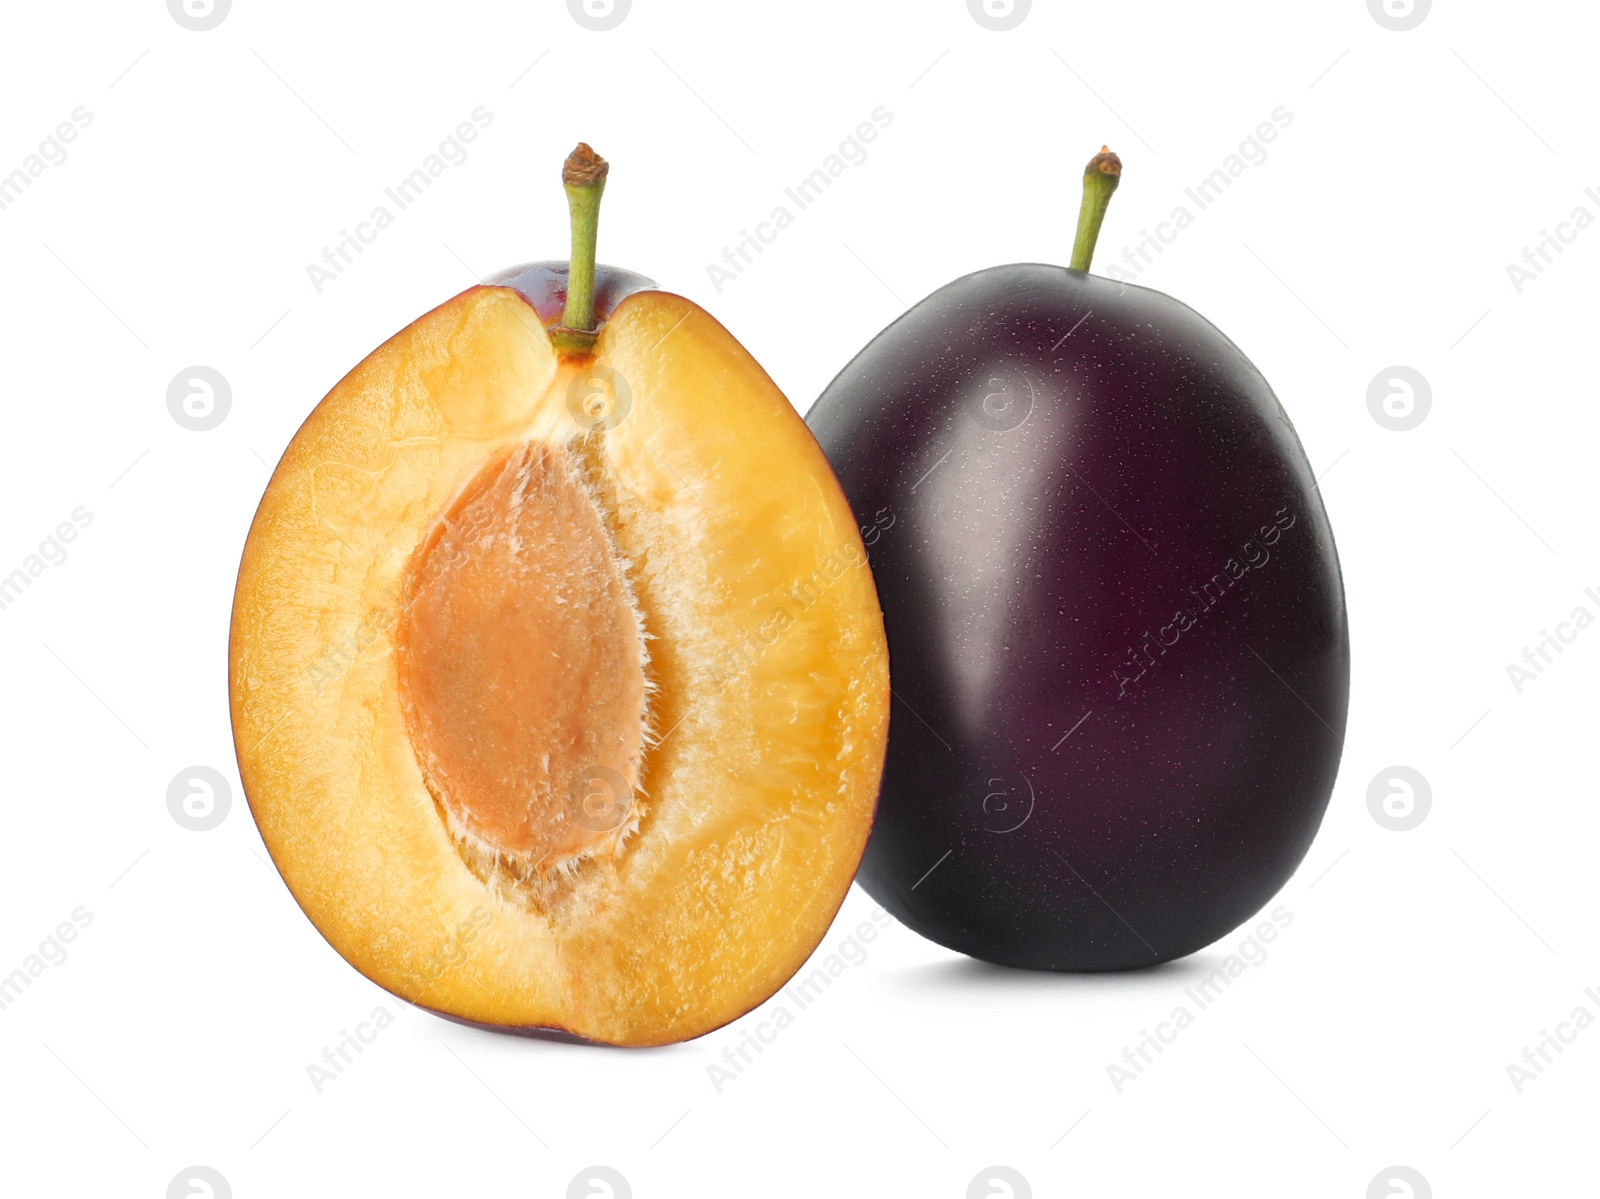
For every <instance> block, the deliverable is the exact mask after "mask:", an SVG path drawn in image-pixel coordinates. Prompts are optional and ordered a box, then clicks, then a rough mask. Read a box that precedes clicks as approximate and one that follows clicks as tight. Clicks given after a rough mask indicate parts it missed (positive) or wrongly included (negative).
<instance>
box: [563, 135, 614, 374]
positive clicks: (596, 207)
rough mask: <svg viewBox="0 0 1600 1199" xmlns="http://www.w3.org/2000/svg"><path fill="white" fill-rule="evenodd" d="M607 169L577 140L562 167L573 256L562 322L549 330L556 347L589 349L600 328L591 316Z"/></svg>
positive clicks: (582, 351)
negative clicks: (601, 203) (596, 246)
mask: <svg viewBox="0 0 1600 1199" xmlns="http://www.w3.org/2000/svg"><path fill="white" fill-rule="evenodd" d="M610 169H611V167H610V164H609V163H608V162H606V160H605V159H603V158H601V157H600V156H599V155H598V154H596V153H595V152H594V151H593V150H592V149H591V148H590V147H589V145H588V143H586V142H579V143H578V148H577V149H575V150H574V151H573V152H572V153H571V154H570V155H568V156H567V161H566V162H565V163H564V164H563V165H562V168H561V182H562V183H563V184H564V185H565V186H566V189H567V208H568V210H569V211H570V212H571V213H572V258H571V261H570V262H569V263H568V264H567V308H566V311H565V312H564V313H563V314H562V316H561V323H560V324H559V325H556V326H554V327H553V328H552V329H551V330H550V339H551V340H552V341H553V342H554V343H555V346H556V349H558V350H561V351H563V352H566V353H575V354H586V353H589V352H590V351H591V350H593V348H594V341H595V337H596V336H597V334H598V332H599V331H598V329H597V328H596V325H595V319H594V270H595V268H594V256H595V243H596V241H597V240H598V236H599V227H600V197H601V196H602V195H604V194H605V190H606V174H607V172H608V171H609V170H610Z"/></svg>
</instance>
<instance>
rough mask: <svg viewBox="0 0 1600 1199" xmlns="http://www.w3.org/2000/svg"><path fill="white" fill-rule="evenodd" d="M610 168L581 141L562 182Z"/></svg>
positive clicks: (581, 182)
mask: <svg viewBox="0 0 1600 1199" xmlns="http://www.w3.org/2000/svg"><path fill="white" fill-rule="evenodd" d="M1113 157H1115V155H1113ZM610 169H611V164H610V163H609V162H607V161H606V160H605V159H603V158H601V157H600V155H598V154H596V153H595V152H594V147H593V146H591V145H589V143H588V142H579V143H578V148H577V149H576V150H574V151H573V152H572V153H571V154H568V155H567V161H566V162H564V163H563V164H562V165H561V182H563V183H565V184H566V185H567V186H568V187H592V186H593V185H594V184H596V183H601V182H604V180H605V177H606V172H607V171H609V170H610Z"/></svg>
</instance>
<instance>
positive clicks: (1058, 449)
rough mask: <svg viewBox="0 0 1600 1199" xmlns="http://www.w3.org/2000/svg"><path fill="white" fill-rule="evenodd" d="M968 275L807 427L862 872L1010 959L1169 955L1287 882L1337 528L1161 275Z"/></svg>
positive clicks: (1301, 836)
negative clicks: (885, 709)
mask: <svg viewBox="0 0 1600 1199" xmlns="http://www.w3.org/2000/svg"><path fill="white" fill-rule="evenodd" d="M1120 177H1121V162H1120V160H1118V159H1117V158H1116V156H1115V155H1111V154H1110V153H1109V152H1108V151H1104V152H1102V153H1101V154H1099V155H1096V156H1095V158H1094V159H1093V160H1092V161H1091V162H1090V164H1089V166H1088V168H1087V170H1086V172H1085V184H1084V190H1085V200H1084V205H1083V215H1082V219H1081V220H1080V223H1079V227H1078V231H1077V240H1076V244H1075V246H1074V253H1073V266H1071V267H1059V266H1048V265H1041V264H1019V265H1012V266H1001V267H995V268H992V269H989V270H983V271H978V272H976V273H974V274H972V275H968V276H966V277H965V278H962V279H958V280H956V281H955V282H953V283H951V284H949V285H947V286H945V287H943V288H941V289H939V290H938V291H936V292H934V293H933V294H932V295H930V296H929V297H928V298H927V299H925V300H923V301H922V302H921V303H920V304H918V305H916V306H915V307H913V308H912V309H911V310H910V311H908V312H907V313H906V314H905V315H904V316H902V317H901V318H900V319H898V320H897V321H895V322H894V323H893V324H892V325H890V326H889V327H888V328H887V329H885V330H884V331H883V332H882V333H881V334H879V336H878V337H877V338H876V339H874V341H873V342H872V343H871V344H869V345H868V346H867V347H866V348H865V349H864V350H862V352H861V353H860V354H859V355H858V356H857V357H856V358H855V359H854V360H853V361H852V362H851V363H850V364H849V365H847V366H846V367H845V369H844V370H843V371H841V372H840V374H839V375H838V377H837V378H835V379H834V380H833V382H832V383H830V384H829V386H828V388H827V389H826V390H825V391H824V392H823V394H822V396H821V398H820V399H819V400H818V401H817V403H816V405H815V406H814V407H813V408H812V409H811V412H810V414H809V415H808V417H807V420H808V423H809V424H810V425H811V427H812V430H813V431H814V432H815V433H816V434H817V437H818V440H819V441H820V442H821V443H822V446H823V449H824V450H825V451H826V453H827V454H828V458H829V461H830V462H831V463H832V464H833V467H834V470H835V472H836V473H837V475H838V477H839V480H840V483H841V485H842V486H843V487H844V490H845V494H846V495H847V496H848V497H849V499H850V502H851V506H852V507H853V509H854V510H855V513H856V518H857V521H858V522H859V523H860V524H861V526H862V527H863V528H864V529H869V530H873V531H874V534H875V535H869V541H870V554H871V559H872V566H873V572H874V576H875V578H876V580H877V585H878V592H879V597H880V601H881V603H882V606H883V611H884V622H885V628H886V629H887V632H888V636H889V644H890V650H891V658H890V672H891V680H892V686H893V692H894V697H895V698H894V703H893V717H892V721H891V730H890V740H889V751H888V758H887V762H886V765H885V770H884V781H883V788H882V792H881V795H880V798H879V806H878V817H877V821H876V824H875V826H874V829H873V833H872V836H871V838H870V840H869V843H868V847H867V852H866V855H865V857H864V859H863V862H862V868H861V873H860V875H859V880H858V881H860V882H861V884H862V885H863V887H864V888H865V889H866V890H867V891H868V892H869V893H870V894H871V895H872V896H873V898H875V899H876V900H878V902H880V903H881V904H883V905H884V907H886V908H887V909H888V910H889V911H890V912H892V913H893V914H894V915H895V916H897V917H898V918H899V919H900V920H902V921H903V922H904V923H906V924H907V925H909V926H910V927H911V928H913V929H915V930H917V931H918V932H920V933H922V934H923V935H924V936H927V937H929V938H931V939H932V940H935V941H937V942H939V943H940V944H943V945H946V946H948V947H950V948H952V949H956V950H959V951H961V952H963V953H966V954H970V955H972V956H974V957H977V958H982V959H984V960H987V961H991V962H996V963H1001V964H1004V965H1010V966H1021V967H1034V968H1040V969H1051V970H1070V971H1101V970H1122V969H1133V968H1138V967H1142V966H1149V965H1154V964H1156V963H1159V962H1163V961H1167V960H1170V959H1173V958H1177V957H1182V956H1184V955H1186V954H1189V953H1193V952H1194V951H1195V950H1197V949H1200V948H1202V947H1203V946H1205V945H1207V944H1209V943H1210V942H1212V941H1214V940H1216V939H1217V938H1219V937H1222V936H1224V935H1226V934H1227V933H1228V932H1229V931H1231V930H1232V929H1234V928H1236V927H1238V926H1239V925H1240V924H1242V923H1243V922H1245V921H1246V920H1248V919H1249V918H1250V917H1251V916H1252V915H1254V914H1255V913H1256V912H1258V911H1260V910H1261V909H1262V908H1263V907H1264V906H1265V905H1266V904H1267V903H1268V901H1269V900H1270V899H1271V898H1272V896H1273V895H1275V894H1276V893H1277V892H1278V890H1279V889H1280V888H1281V887H1282V886H1283V884H1284V883H1285V882H1286V881H1287V880H1288V878H1289V877H1290V875H1292V874H1293V872H1294V870H1295V868H1296V867H1297V866H1298V865H1299V863H1300V861H1301V859H1302V858H1303V857H1304V856H1305V853H1306V851H1307V849H1308V848H1309V846H1310V844H1311V841H1312V838H1313V837H1314V836H1315V834H1316V832H1317V829H1318V827H1319V825H1320V823H1321V820H1322V816H1323V813H1324V811H1325V809H1326V807H1327V803H1328V798H1329V795H1330V793H1331V791H1332V788H1333V784H1334V780H1335V777H1336V775H1337V772H1338V765H1339V757H1340V752H1341V750H1342V746H1343V736H1344V727H1345V719H1346V713H1347V708H1348V699H1349V676H1350V648H1349V630H1348V624H1347V620H1346V614H1345V601H1344V588H1343V582H1342V580H1341V577H1340V572H1339V562H1338V556H1337V553H1336V550H1335V548H1334V541H1333V532H1332V529H1331V527H1330V525H1329V521H1328V516H1327V513H1326V511H1325V509H1324V505H1323V502H1322V498H1321V495H1320V493H1319V491H1318V489H1317V486H1316V481H1315V478H1314V476H1313V473H1312V470H1311V468H1310V465H1309V463H1308V461H1307V459H1306V455H1305V452H1304V450H1303V449H1302V448H1301V445H1300V442H1299V439H1298V437H1297V436H1296V433H1295V430H1294V428H1293V426H1292V424H1291V423H1290V421H1289V418H1288V416H1287V414H1286V413H1285V412H1284V409H1283V407H1282V406H1281V405H1280V404H1279V402H1278V400H1277V398H1276V396H1274V394H1273V392H1272V390H1271V388H1270V387H1269V386H1268V384H1267V382H1266V380H1265V379H1264V378H1263V377H1262V375H1261V373H1260V372H1259V371H1258V370H1257V369H1256V368H1255V367H1254V366H1253V365H1252V364H1251V363H1250V361H1249V360H1248V359H1247V358H1246V357H1245V356H1244V354H1243V353H1242V352H1241V351H1240V350H1239V348H1238V347H1237V346H1235V345H1234V344H1233V342H1231V341H1230V340H1229V339H1228V338H1227V337H1225V336H1224V335H1223V334H1222V333H1221V332H1220V331H1219V330H1217V329H1216V327H1215V326H1213V325H1211V324H1210V323H1209V322H1208V321H1206V320H1205V319H1204V318H1203V317H1201V316H1200V315H1199V314H1198V313H1196V312H1195V311H1194V310H1193V309H1191V308H1189V307H1187V306H1186V305H1184V304H1182V303H1179V302H1178V301H1177V300H1174V299H1172V298H1171V297H1169V296H1166V295H1163V294H1161V293H1160V292H1156V291H1152V290H1149V289H1146V288H1141V287H1135V286H1132V285H1128V284H1124V283H1120V282H1117V281H1114V280H1111V279H1106V278H1102V277H1099V276H1095V275H1091V274H1089V273H1087V272H1088V266H1089V263H1090V258H1091V256H1092V254H1093V249H1094V243H1095V240H1096V238H1097V236H1098V232H1099V228H1100V222H1101V221H1102V220H1103V218H1104V216H1105V213H1106V209H1107V204H1108V201H1109V198H1110V195H1111V193H1112V191H1114V190H1115V188H1116V186H1117V182H1118V181H1119V180H1120Z"/></svg>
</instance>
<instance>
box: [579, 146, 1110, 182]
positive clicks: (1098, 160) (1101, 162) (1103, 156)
mask: <svg viewBox="0 0 1600 1199" xmlns="http://www.w3.org/2000/svg"><path fill="white" fill-rule="evenodd" d="M579 149H587V147H582V146H580V147H579ZM1095 171H1099V172H1100V173H1101V174H1102V175H1110V176H1111V178H1112V179H1114V180H1120V179H1121V177H1122V159H1120V158H1118V157H1117V156H1116V155H1115V154H1113V153H1112V152H1111V147H1109V146H1101V147H1100V153H1098V154H1096V155H1095V156H1094V157H1093V158H1091V159H1090V160H1089V165H1088V166H1086V167H1084V168H1083V173H1084V174H1085V175H1091V174H1093V173H1094V172H1095Z"/></svg>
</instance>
